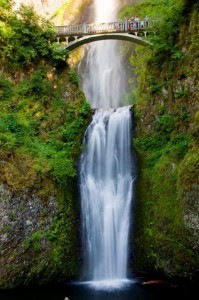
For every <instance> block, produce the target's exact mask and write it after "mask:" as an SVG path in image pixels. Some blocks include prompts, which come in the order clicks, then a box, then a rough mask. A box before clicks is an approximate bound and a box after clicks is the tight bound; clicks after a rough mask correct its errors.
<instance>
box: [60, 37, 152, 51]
mask: <svg viewBox="0 0 199 300" xmlns="http://www.w3.org/2000/svg"><path fill="white" fill-rule="evenodd" d="M101 40H121V41H129V42H133V43H136V44H139V45H142V46H146V45H151V43H150V42H149V41H147V40H146V39H144V38H142V37H140V36H138V35H135V34H130V33H106V34H96V35H89V36H82V37H78V38H77V39H75V40H74V41H71V42H70V41H69V43H68V44H67V45H65V46H63V47H62V49H67V50H69V51H72V50H74V49H76V48H78V47H80V46H82V45H85V44H88V43H91V42H96V41H101Z"/></svg>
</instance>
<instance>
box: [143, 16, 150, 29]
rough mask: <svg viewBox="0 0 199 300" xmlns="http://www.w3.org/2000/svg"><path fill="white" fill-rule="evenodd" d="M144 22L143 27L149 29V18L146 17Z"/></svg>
mask: <svg viewBox="0 0 199 300" xmlns="http://www.w3.org/2000/svg"><path fill="white" fill-rule="evenodd" d="M144 21H145V27H149V17H148V16H146V17H145V19H144Z"/></svg>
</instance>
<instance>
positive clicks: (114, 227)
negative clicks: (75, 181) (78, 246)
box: [80, 0, 133, 288]
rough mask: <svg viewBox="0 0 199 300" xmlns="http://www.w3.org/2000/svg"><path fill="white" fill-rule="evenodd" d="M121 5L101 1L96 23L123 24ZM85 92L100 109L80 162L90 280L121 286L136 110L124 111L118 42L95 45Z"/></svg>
mask: <svg viewBox="0 0 199 300" xmlns="http://www.w3.org/2000/svg"><path fill="white" fill-rule="evenodd" d="M116 4H117V1H116V0H109V1H107V0H95V11H96V18H95V21H96V22H103V21H105V22H106V21H113V20H117V18H116V11H115V10H114V8H115V7H116V6H117V5H116ZM83 89H84V92H85V94H86V97H87V99H88V100H89V102H90V103H91V106H92V107H93V108H100V109H97V110H96V111H95V114H94V116H93V120H92V122H91V124H90V126H89V127H88V129H87V132H86V134H85V138H84V151H83V153H82V155H81V162H80V165H81V169H80V191H81V213H82V228H83V246H84V272H85V278H86V279H87V280H89V281H90V283H92V284H94V285H95V287H97V286H98V285H99V286H98V287H99V288H104V287H106V288H107V287H113V286H114V287H120V285H121V283H123V282H124V281H126V279H127V265H128V263H127V262H128V237H129V226H130V211H131V200H132V191H133V188H132V184H133V176H132V163H133V162H132V153H131V131H132V128H131V112H130V107H119V106H120V105H121V104H122V98H123V96H124V93H125V74H124V72H123V67H122V62H121V58H120V56H119V55H118V44H117V42H115V41H101V42H97V43H95V44H93V45H92V47H91V49H90V51H89V54H88V57H87V64H86V68H85V72H84V74H83ZM118 107H119V108H118Z"/></svg>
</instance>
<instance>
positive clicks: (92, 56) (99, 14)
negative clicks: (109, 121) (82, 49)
mask: <svg viewBox="0 0 199 300" xmlns="http://www.w3.org/2000/svg"><path fill="white" fill-rule="evenodd" d="M117 2H118V0H108V1H107V0H95V20H94V21H95V22H96V23H100V22H111V21H117V10H116V8H117V4H118V3H117ZM120 45H121V42H119V41H114V40H112V41H108V40H107V41H99V42H96V43H92V45H91V47H90V51H89V53H88V55H87V59H86V66H85V67H84V68H85V71H84V75H83V90H84V92H85V94H86V97H87V99H88V101H89V102H90V103H91V104H92V107H93V108H116V107H118V106H121V105H122V104H123V97H124V95H125V91H126V85H127V79H126V72H125V70H124V63H123V62H122V57H121V55H120Z"/></svg>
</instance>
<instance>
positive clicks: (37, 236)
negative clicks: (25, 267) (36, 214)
mask: <svg viewBox="0 0 199 300" xmlns="http://www.w3.org/2000/svg"><path fill="white" fill-rule="evenodd" d="M41 239H42V233H41V231H40V230H38V231H35V232H33V233H32V235H31V236H30V237H29V238H28V239H27V240H25V241H24V248H25V249H26V250H28V249H29V248H30V247H31V246H32V247H33V248H34V250H35V251H41V248H42V245H41Z"/></svg>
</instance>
